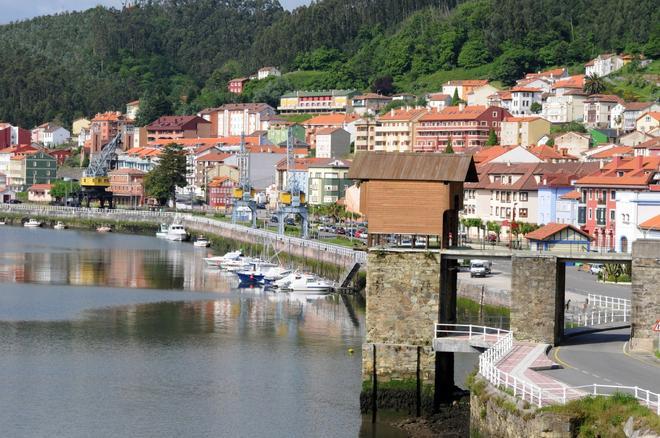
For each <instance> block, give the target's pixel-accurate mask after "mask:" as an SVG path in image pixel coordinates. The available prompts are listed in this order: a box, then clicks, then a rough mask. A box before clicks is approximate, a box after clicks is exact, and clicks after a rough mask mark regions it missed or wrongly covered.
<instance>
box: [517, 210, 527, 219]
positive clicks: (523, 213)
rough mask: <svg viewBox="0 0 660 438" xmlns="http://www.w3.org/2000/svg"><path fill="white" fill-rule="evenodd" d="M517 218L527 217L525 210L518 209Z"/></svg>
mask: <svg viewBox="0 0 660 438" xmlns="http://www.w3.org/2000/svg"><path fill="white" fill-rule="evenodd" d="M518 216H520V217H527V209H526V208H519V209H518Z"/></svg>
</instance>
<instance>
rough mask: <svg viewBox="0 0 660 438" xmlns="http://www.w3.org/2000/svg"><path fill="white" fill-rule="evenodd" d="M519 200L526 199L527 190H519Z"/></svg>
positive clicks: (523, 200) (524, 200)
mask: <svg viewBox="0 0 660 438" xmlns="http://www.w3.org/2000/svg"><path fill="white" fill-rule="evenodd" d="M520 200H521V201H522V202H526V201H527V192H520Z"/></svg>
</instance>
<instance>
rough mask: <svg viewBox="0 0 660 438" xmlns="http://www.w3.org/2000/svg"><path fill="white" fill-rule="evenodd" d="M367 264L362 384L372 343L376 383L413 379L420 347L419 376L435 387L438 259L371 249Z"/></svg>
mask: <svg viewBox="0 0 660 438" xmlns="http://www.w3.org/2000/svg"><path fill="white" fill-rule="evenodd" d="M367 264H368V266H369V269H368V270H367V288H366V301H367V304H366V325H367V334H366V340H365V345H364V346H363V362H362V364H363V368H362V375H363V379H364V380H368V379H370V378H371V371H372V364H371V362H372V361H371V348H372V347H371V345H372V344H376V345H377V347H376V352H377V358H376V362H377V372H378V378H379V380H380V379H382V380H385V381H386V380H390V379H396V380H399V379H401V380H405V379H409V378H410V379H414V378H415V370H416V357H417V346H418V345H419V346H423V347H425V348H424V354H423V362H422V374H423V376H424V379H425V380H426V381H430V382H433V380H434V378H435V365H434V363H435V362H434V355H433V354H432V353H431V352H430V348H431V344H432V340H433V337H434V324H435V323H436V322H437V321H438V311H439V304H440V302H439V301H440V255H439V254H438V253H437V252H426V251H414V250H401V249H398V250H397V249H385V250H381V249H374V250H371V251H370V252H369V256H368V262H367ZM378 344H388V345H387V346H385V345H382V346H381V345H378ZM412 358H415V360H411V359H412ZM413 364H415V365H414V366H413Z"/></svg>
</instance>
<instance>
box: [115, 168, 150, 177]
mask: <svg viewBox="0 0 660 438" xmlns="http://www.w3.org/2000/svg"><path fill="white" fill-rule="evenodd" d="M109 174H110V175H146V174H147V172H145V171H143V170H140V169H133V168H130V167H122V168H120V169H115V170H113V171H111V172H109Z"/></svg>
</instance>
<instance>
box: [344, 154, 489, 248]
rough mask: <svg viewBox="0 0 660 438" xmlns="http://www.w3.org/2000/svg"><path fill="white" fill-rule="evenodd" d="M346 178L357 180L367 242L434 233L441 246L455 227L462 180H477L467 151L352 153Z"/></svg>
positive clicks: (452, 237) (461, 193)
mask: <svg viewBox="0 0 660 438" xmlns="http://www.w3.org/2000/svg"><path fill="white" fill-rule="evenodd" d="M348 178H350V179H353V180H357V181H358V184H360V211H361V213H362V214H363V216H365V217H366V218H367V222H368V224H369V245H370V246H371V244H372V243H374V242H375V243H376V244H379V243H380V240H381V238H382V237H383V236H384V235H393V234H394V235H412V236H436V237H439V238H440V242H441V246H442V247H443V248H446V247H448V246H450V245H451V243H450V241H452V240H454V239H455V236H456V235H457V232H458V212H459V210H461V209H462V208H463V183H464V182H477V181H478V175H477V170H476V168H475V165H474V161H473V160H472V156H470V155H448V154H429V153H415V152H406V153H388V152H361V153H358V154H356V156H355V160H354V161H353V165H352V166H351V168H350V170H349V172H348ZM427 242H428V237H427Z"/></svg>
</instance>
